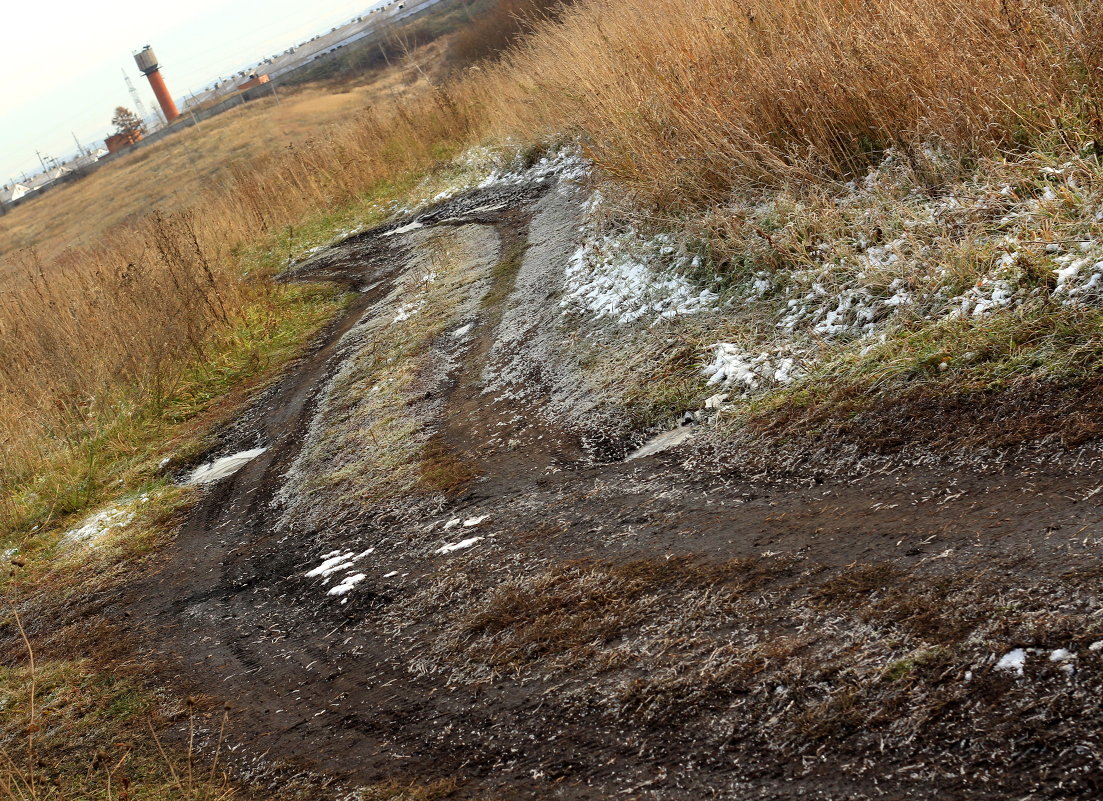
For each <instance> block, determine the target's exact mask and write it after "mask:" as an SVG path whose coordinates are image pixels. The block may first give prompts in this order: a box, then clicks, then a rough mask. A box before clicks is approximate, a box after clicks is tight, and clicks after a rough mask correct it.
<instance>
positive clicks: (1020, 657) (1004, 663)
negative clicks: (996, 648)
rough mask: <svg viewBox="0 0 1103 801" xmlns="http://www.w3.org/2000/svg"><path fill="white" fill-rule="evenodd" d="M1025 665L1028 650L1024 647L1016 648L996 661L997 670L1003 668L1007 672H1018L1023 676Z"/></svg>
mask: <svg viewBox="0 0 1103 801" xmlns="http://www.w3.org/2000/svg"><path fill="white" fill-rule="evenodd" d="M1025 666H1026V651H1025V650H1023V649H1022V648H1015V649H1013V650H1011V651H1008V652H1007V653H1006V654H1004V655H1003V656H1002V657H1000V661H998V662H997V663H996V670H1002V671H1005V672H1007V673H1016V674H1018V675H1020V676H1021V675H1023V668H1024V667H1025Z"/></svg>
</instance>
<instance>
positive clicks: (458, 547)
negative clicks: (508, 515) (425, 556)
mask: <svg viewBox="0 0 1103 801" xmlns="http://www.w3.org/2000/svg"><path fill="white" fill-rule="evenodd" d="M484 539H486V538H485V537H469V538H468V539H466V540H460V541H459V542H453V543H452V544H451V545H445V546H444V547H442V548H438V549H437V550H436V553H439V554H446V553H453V552H454V551H462V550H465V549H467V548H470V547H471V546H472V545H474V544H475V543H477V542H481V541H482V540H484Z"/></svg>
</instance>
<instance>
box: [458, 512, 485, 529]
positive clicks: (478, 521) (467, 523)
mask: <svg viewBox="0 0 1103 801" xmlns="http://www.w3.org/2000/svg"><path fill="white" fill-rule="evenodd" d="M489 519H490V515H482V516H481V517H469V518H467V519H466V520H464V521H463V527H464V528H473V527H474V526H481V525H482V524H483V523H485V522H486V521H487V520H489Z"/></svg>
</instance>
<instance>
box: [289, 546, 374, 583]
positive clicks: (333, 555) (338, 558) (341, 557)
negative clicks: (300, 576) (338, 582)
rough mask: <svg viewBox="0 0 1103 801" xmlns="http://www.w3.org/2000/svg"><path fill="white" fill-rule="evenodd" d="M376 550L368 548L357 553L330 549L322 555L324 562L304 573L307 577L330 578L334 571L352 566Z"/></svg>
mask: <svg viewBox="0 0 1103 801" xmlns="http://www.w3.org/2000/svg"><path fill="white" fill-rule="evenodd" d="M374 550H375V548H368V550H366V551H363V552H361V553H356V552H355V551H330V552H329V553H327V554H324V555H323V556H322V563H321V564H320V565H318V566H317V567H315V568H313V569H312V570H309V571H307V572H306V573H305V574H304V575H305V576H306V577H307V578H316V577H319V576H321V577H322V578H329V577H330V576H332V575H333V574H334V573H338V572H340V571H342V570H347V569H348V568H350V567H352V566H353V565H355V564H356V563H357V562H358V561H360V560H361V559H363V558H364V557H365V556H367V555H368V554H370V553H372V552H373V551H374Z"/></svg>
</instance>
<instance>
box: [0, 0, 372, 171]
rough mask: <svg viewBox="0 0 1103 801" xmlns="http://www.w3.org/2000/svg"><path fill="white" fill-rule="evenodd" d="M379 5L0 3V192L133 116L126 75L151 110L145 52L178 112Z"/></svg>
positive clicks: (339, 1) (203, 0) (342, 1)
mask: <svg viewBox="0 0 1103 801" xmlns="http://www.w3.org/2000/svg"><path fill="white" fill-rule="evenodd" d="M380 2H381V0H264V2H263V3H258V2H255V0H254V1H253V2H246V1H245V0H238V1H237V2H230V1H229V0H186V1H185V2H171V3H165V2H140V0H139V1H138V2H136V0H97V2H94V3H87V2H80V3H77V2H75V0H0V32H3V37H2V38H0V53H2V54H3V62H2V65H0V185H2V184H6V183H8V181H9V180H10V179H12V178H18V177H19V175H20V173H22V172H24V171H25V172H26V173H27V174H28V175H30V174H32V173H33V172H37V171H39V170H40V169H41V167H40V166H39V162H38V157H37V156H36V155H35V151H36V150H38V151H39V152H40V153H42V154H43V155H44V156H53V157H55V158H62V157H64V156H67V155H71V154H72V153H74V152H75V151H76V145H75V144H74V142H73V134H76V136H77V138H78V139H79V140H80V141H81V143H82V144H86V145H90V144H93V143H98V144H100V145H101V146H102V143H103V138H104V136H106V135H107V134H109V133H110V132H111V115H112V114H113V113H114V110H115V107H116V106H127V107H132V106H133V103H132V101H131V99H130V95H129V93H128V92H127V88H126V83H125V82H124V81H123V70H125V71H126V73H127V75H129V76H130V79H131V81H133V82H134V86H135V87H136V88H137V89H138V91H139V92H140V93H141V97H142V101H143V102H144V103H145V105H146V107H147V109H148V110H149V111H152V110H153V109H154V108H156V105H157V103H156V101H155V100H154V98H153V92H152V91H151V90H150V88H149V83H148V82H147V81H146V79H145V77H144V76H142V74H141V73H140V72H138V69H137V67H136V66H135V65H134V58H133V56H132V53H133V52H134V51H135V50H140V49H141V48H142V47H143V46H145V45H147V44H148V45H152V47H153V49H154V50H155V51H156V53H157V59H158V61H160V63H161V71H162V74H163V75H164V76H165V82H166V83H167V84H168V87H169V91H170V92H172V96H173V97H174V98H176V100H177V102H178V103H179V102H180V100H181V98H183V97H184V95H187V94H190V93H191V92H192V90H199V89H201V88H202V87H203V86H205V85H208V84H210V83H211V82H212V81H214V80H216V79H217V78H218V77H219V76H221V75H230V74H232V73H233V72H236V71H237V70H239V69H241V68H243V67H245V66H247V65H249V64H252V63H255V62H257V61H260V60H261V59H262V58H266V57H268V56H270V55H272V54H274V53H278V52H280V51H281V50H286V49H287V48H288V47H290V46H291V45H293V44H296V43H298V42H301V41H303V40H304V39H306V38H309V37H310V36H312V35H314V34H315V33H321V32H325V31H328V30H329V29H330V28H332V27H333V26H334V25H337V24H338V23H340V22H344V21H346V20H348V19H351V18H352V17H355V16H358V15H360V14H362V13H363V12H364V11H366V10H367V9H368V8H371V7H373V6H376V5H379V4H380Z"/></svg>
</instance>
